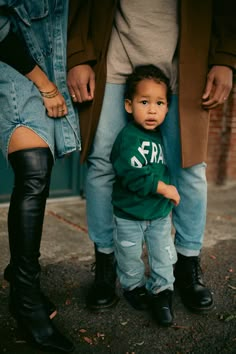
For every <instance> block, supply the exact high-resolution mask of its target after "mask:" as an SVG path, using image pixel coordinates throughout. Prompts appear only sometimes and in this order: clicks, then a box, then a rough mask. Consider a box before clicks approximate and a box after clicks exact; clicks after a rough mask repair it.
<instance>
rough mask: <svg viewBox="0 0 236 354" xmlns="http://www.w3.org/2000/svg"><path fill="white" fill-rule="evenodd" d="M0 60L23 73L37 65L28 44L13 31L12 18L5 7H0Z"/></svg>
mask: <svg viewBox="0 0 236 354" xmlns="http://www.w3.org/2000/svg"><path fill="white" fill-rule="evenodd" d="M15 53H17V56H16V55H15ZM0 60H1V61H3V62H5V63H7V64H8V65H10V66H12V67H13V68H14V69H16V70H18V71H19V72H20V73H22V74H23V75H25V74H27V73H28V72H30V71H31V70H32V69H33V68H34V66H35V61H34V60H33V59H32V57H31V56H30V54H29V52H28V50H27V47H26V44H25V43H24V41H23V40H22V39H20V38H19V37H18V36H17V34H16V33H14V32H13V31H12V29H11V21H10V18H9V17H8V15H7V12H6V11H5V9H4V8H3V7H0Z"/></svg>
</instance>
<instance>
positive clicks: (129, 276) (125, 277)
mask: <svg viewBox="0 0 236 354" xmlns="http://www.w3.org/2000/svg"><path fill="white" fill-rule="evenodd" d="M114 222H115V232H114V245H115V257H116V261H117V274H118V277H119V281H120V284H121V286H122V288H123V289H125V290H133V289H134V288H136V287H140V286H143V285H144V286H145V287H146V289H147V290H148V291H149V292H150V293H153V294H156V293H158V292H160V291H163V290H165V289H169V290H174V286H173V284H174V275H173V264H174V263H175V262H176V260H177V255H176V250H175V246H174V243H173V240H172V237H171V219H170V216H167V217H165V218H158V219H155V220H151V221H137V220H127V219H122V218H118V217H116V216H115V217H114ZM144 242H145V243H146V247H147V251H148V263H149V276H148V280H147V279H146V276H145V264H144V262H143V259H142V253H143V243H144Z"/></svg>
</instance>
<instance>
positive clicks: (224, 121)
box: [207, 75, 236, 184]
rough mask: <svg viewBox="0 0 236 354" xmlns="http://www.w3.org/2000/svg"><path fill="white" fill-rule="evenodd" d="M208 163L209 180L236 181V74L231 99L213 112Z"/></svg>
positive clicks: (217, 181)
mask: <svg viewBox="0 0 236 354" xmlns="http://www.w3.org/2000/svg"><path fill="white" fill-rule="evenodd" d="M207 165H208V166H207V178H208V181H209V182H212V183H215V184H225V183H226V182H231V181H235V182H236V75H235V76H234V87H233V90H232V92H231V95H230V97H229V99H228V100H227V102H225V104H224V105H223V106H222V107H219V108H218V109H216V110H214V111H213V112H212V114H211V121H210V129H209V141H208V159H207Z"/></svg>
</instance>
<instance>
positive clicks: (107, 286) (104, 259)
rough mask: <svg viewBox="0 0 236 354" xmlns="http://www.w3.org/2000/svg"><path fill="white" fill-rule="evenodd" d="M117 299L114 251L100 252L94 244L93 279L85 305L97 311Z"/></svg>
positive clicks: (113, 303)
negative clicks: (108, 252)
mask: <svg viewBox="0 0 236 354" xmlns="http://www.w3.org/2000/svg"><path fill="white" fill-rule="evenodd" d="M118 300H119V298H118V296H117V295H116V263H115V257H114V253H110V254H105V253H101V252H99V251H98V250H97V248H96V246H95V280H94V284H93V286H92V287H91V289H90V290H89V293H88V296H87V306H88V308H89V309H90V310H92V311H97V312H99V311H103V310H106V309H108V308H110V307H113V306H115V305H116V303H117V301H118Z"/></svg>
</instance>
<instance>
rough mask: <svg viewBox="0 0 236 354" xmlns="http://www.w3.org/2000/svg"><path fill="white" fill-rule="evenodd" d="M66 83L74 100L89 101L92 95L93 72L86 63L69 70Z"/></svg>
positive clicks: (93, 86) (93, 87)
mask: <svg viewBox="0 0 236 354" xmlns="http://www.w3.org/2000/svg"><path fill="white" fill-rule="evenodd" d="M67 84H68V88H69V92H70V95H71V97H72V100H73V101H74V102H79V103H82V102H87V101H91V100H92V99H93V97H94V90H95V74H94V71H93V69H92V68H91V66H90V65H88V64H82V65H77V66H75V67H73V68H72V69H70V70H69V72H68V75H67Z"/></svg>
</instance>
